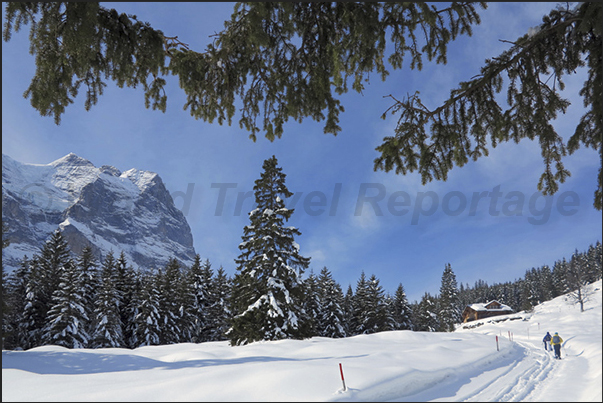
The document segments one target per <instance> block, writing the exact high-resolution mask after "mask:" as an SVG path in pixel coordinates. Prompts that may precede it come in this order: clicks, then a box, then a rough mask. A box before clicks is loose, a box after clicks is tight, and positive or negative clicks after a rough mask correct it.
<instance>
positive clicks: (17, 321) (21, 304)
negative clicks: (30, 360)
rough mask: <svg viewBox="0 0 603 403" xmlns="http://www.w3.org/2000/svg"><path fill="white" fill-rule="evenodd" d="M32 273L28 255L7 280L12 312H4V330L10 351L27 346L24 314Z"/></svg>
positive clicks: (8, 301)
mask: <svg viewBox="0 0 603 403" xmlns="http://www.w3.org/2000/svg"><path fill="white" fill-rule="evenodd" d="M30 272H31V261H30V259H29V258H28V257H27V255H25V256H23V259H22V260H21V262H20V263H19V267H18V268H17V269H16V270H15V271H14V272H13V273H12V274H11V275H10V276H8V278H7V282H6V283H4V284H6V286H5V288H4V292H5V294H4V295H5V299H6V300H7V305H8V306H9V307H10V310H7V311H4V320H5V322H6V327H5V328H4V329H3V336H4V338H5V339H4V345H3V346H4V347H3V348H6V349H8V350H11V349H14V348H17V347H21V348H23V347H24V346H25V345H26V341H25V334H26V332H25V329H24V328H23V325H24V312H25V301H26V287H27V283H28V281H29V277H30Z"/></svg>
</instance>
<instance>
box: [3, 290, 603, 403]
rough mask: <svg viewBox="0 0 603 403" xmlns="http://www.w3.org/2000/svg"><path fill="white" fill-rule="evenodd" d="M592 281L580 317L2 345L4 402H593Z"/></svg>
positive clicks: (559, 309)
mask: <svg viewBox="0 0 603 403" xmlns="http://www.w3.org/2000/svg"><path fill="white" fill-rule="evenodd" d="M592 287H594V288H598V290H597V291H596V293H595V294H594V295H593V297H592V299H591V301H590V302H588V303H587V304H586V306H585V309H586V310H585V312H583V313H580V312H579V308H577V307H574V306H573V305H571V304H570V301H568V300H567V299H566V297H564V296H562V297H559V298H556V299H555V300H552V301H548V302H545V303H543V304H541V305H539V306H537V307H536V308H535V309H534V311H533V312H531V313H525V312H520V313H516V314H512V315H508V317H507V318H506V319H509V318H514V317H520V319H517V320H504V321H500V320H501V319H505V318H504V317H497V318H496V320H498V322H493V321H492V320H483V321H481V323H483V325H481V326H478V327H474V328H472V329H463V327H462V326H461V327H459V328H458V329H457V330H456V331H455V332H453V333H428V332H411V331H393V332H383V333H377V334H372V335H360V336H354V337H350V338H345V339H329V338H322V337H315V338H312V339H308V340H280V341H274V342H257V343H252V344H250V345H246V346H238V347H230V346H229V345H228V342H209V343H201V344H191V343H185V344H175V345H167V346H149V347H142V348H138V349H135V350H127V349H96V350H93V349H77V350H69V349H65V348H62V347H58V346H44V347H38V348H34V349H31V350H28V351H3V352H2V401H601V380H602V379H601V349H602V337H601V327H602V323H601V307H602V304H601V281H598V282H596V283H594V284H593V285H592ZM476 323H478V322H472V323H471V324H476ZM539 328H540V329H539ZM528 330H529V336H528ZM547 330H548V331H550V332H551V333H554V332H559V334H560V335H561V337H562V338H563V340H564V343H563V346H564V347H563V349H562V357H563V359H562V360H561V361H558V360H555V359H553V356H552V352H546V351H544V348H543V344H542V342H541V340H542V337H543V336H544V334H545V333H546V331H547ZM509 332H510V333H512V334H513V341H511V340H509V337H508V333H509ZM496 336H499V348H500V351H496ZM339 363H341V364H342V365H343V372H344V375H345V382H346V386H347V387H348V390H346V391H343V385H342V382H341V377H340V373H339Z"/></svg>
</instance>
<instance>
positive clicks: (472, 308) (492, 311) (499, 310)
mask: <svg viewBox="0 0 603 403" xmlns="http://www.w3.org/2000/svg"><path fill="white" fill-rule="evenodd" d="M510 313H513V310H512V309H511V308H510V307H509V306H508V305H505V304H501V303H500V302H498V301H490V302H488V303H486V304H471V305H467V307H466V308H465V310H464V311H463V316H462V319H463V323H466V322H471V321H472V320H478V319H483V318H489V317H491V316H498V315H507V314H510Z"/></svg>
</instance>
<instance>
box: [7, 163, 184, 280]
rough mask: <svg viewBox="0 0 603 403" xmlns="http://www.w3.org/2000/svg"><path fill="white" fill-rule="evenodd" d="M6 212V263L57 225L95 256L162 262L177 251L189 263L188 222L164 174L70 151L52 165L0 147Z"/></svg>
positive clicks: (34, 248)
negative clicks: (121, 255) (99, 161)
mask: <svg viewBox="0 0 603 403" xmlns="http://www.w3.org/2000/svg"><path fill="white" fill-rule="evenodd" d="M2 219H3V221H6V223H7V224H8V227H9V231H8V234H7V236H8V238H9V239H10V241H11V244H10V245H9V246H8V248H6V249H5V250H4V258H3V260H4V265H5V268H7V270H9V271H10V270H12V269H14V268H16V267H18V264H19V261H20V260H21V259H22V258H23V256H24V255H28V256H29V257H31V256H32V255H33V254H37V253H38V252H39V250H40V248H41V247H42V246H43V243H44V242H45V240H46V239H47V238H48V237H49V236H50V234H52V232H54V230H56V229H57V228H59V229H60V230H61V231H62V232H63V235H64V236H65V237H66V239H67V241H68V243H69V246H70V249H71V250H72V252H74V253H75V254H79V253H80V252H81V250H82V249H83V248H84V247H85V246H86V245H90V246H91V247H92V249H93V252H94V254H95V255H96V257H97V258H99V259H102V257H103V256H105V255H106V254H107V253H108V252H109V251H111V250H112V251H113V252H114V253H116V254H119V253H120V252H122V251H123V252H124V254H125V255H126V258H127V259H128V261H129V262H130V263H131V264H132V265H133V266H134V267H137V268H151V267H158V266H163V265H165V263H167V261H168V260H169V259H170V258H171V257H174V258H176V259H178V260H179V261H180V262H181V263H182V264H185V265H190V264H192V262H193V260H194V257H195V250H194V247H193V238H192V233H191V229H190V227H189V225H188V222H187V221H186V218H185V217H184V214H183V213H182V212H181V211H180V210H178V209H177V208H176V207H175V205H174V201H173V199H172V197H171V195H170V193H169V192H168V190H167V189H166V187H165V185H164V183H163V181H162V179H161V177H160V176H159V175H158V174H157V173H155V172H151V171H144V170H139V169H136V168H131V169H129V170H127V171H123V172H122V171H120V170H119V169H117V168H115V167H113V166H111V165H102V166H101V167H100V168H97V167H96V166H94V164H92V162H90V161H88V160H87V159H85V158H82V157H80V156H78V155H76V154H74V153H69V154H67V155H65V156H64V157H61V158H59V159H57V160H55V161H52V162H50V163H48V164H25V163H21V162H18V161H16V160H14V159H12V158H11V157H10V156H8V155H6V154H2Z"/></svg>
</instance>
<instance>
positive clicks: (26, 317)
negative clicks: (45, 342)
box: [19, 255, 48, 349]
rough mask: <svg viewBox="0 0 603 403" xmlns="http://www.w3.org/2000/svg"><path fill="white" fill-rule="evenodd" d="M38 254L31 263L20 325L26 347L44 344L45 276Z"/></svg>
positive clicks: (23, 345)
mask: <svg viewBox="0 0 603 403" xmlns="http://www.w3.org/2000/svg"><path fill="white" fill-rule="evenodd" d="M38 259H39V258H38V256H37V255H34V256H33V257H32V259H31V260H30V263H29V273H28V274H29V275H28V278H27V282H26V284H25V301H24V305H25V306H24V307H23V319H22V322H21V324H20V326H19V328H20V332H21V333H22V337H23V343H22V345H21V346H22V347H23V348H24V349H29V348H32V347H37V346H40V345H42V329H43V328H44V325H45V320H46V313H47V312H48V311H47V309H46V304H45V302H44V301H45V298H43V296H42V293H43V292H44V285H45V281H44V276H43V274H42V269H41V267H40V264H39V263H38Z"/></svg>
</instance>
